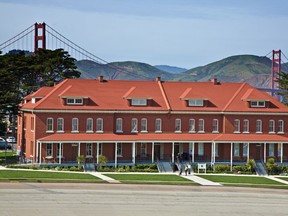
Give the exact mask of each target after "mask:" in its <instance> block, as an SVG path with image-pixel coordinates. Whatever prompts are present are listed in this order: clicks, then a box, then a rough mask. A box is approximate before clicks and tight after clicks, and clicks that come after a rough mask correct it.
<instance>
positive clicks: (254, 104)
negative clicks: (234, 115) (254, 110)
mask: <svg viewBox="0 0 288 216" xmlns="http://www.w3.org/2000/svg"><path fill="white" fill-rule="evenodd" d="M250 106H251V107H265V101H250Z"/></svg>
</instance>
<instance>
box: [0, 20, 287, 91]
mask: <svg viewBox="0 0 288 216" xmlns="http://www.w3.org/2000/svg"><path fill="white" fill-rule="evenodd" d="M59 48H61V49H63V50H65V51H67V52H68V53H69V55H70V56H71V57H73V58H75V59H76V60H90V61H94V62H96V63H98V64H102V65H104V64H105V65H106V66H108V67H110V68H112V69H114V71H115V72H114V73H113V74H112V75H111V77H110V79H116V77H117V76H118V75H119V74H120V73H125V74H128V75H129V76H132V77H135V78H138V79H139V78H140V79H149V77H147V76H145V75H141V74H136V73H133V72H131V71H126V70H125V69H123V68H120V67H118V66H115V65H111V64H109V62H108V61H106V60H104V59H103V58H100V57H98V56H96V55H94V54H92V53H91V52H89V51H87V50H86V49H84V48H82V47H80V46H79V45H77V44H76V43H74V42H72V41H71V40H69V39H68V38H66V37H65V36H63V35H62V34H60V33H59V32H58V31H56V30H55V29H53V28H52V27H51V26H49V25H48V24H46V23H35V24H33V25H31V26H29V27H28V28H26V29H25V30H24V31H22V32H20V33H19V34H17V35H16V36H14V37H12V38H10V39H9V40H7V41H5V42H4V43H2V44H0V51H1V52H2V54H4V53H9V52H11V50H16V51H17V50H23V51H27V52H33V53H35V54H36V53H37V51H38V49H50V50H54V49H59ZM282 55H283V57H284V58H286V60H288V59H287V57H286V56H285V54H284V53H283V52H282V51H281V50H272V51H271V52H270V53H268V54H267V55H266V56H265V57H268V58H270V59H271V60H272V64H271V81H270V86H269V88H259V89H260V90H263V91H266V92H269V93H271V94H272V95H275V93H276V92H279V91H281V90H280V89H279V86H278V83H277V82H275V81H276V80H277V79H278V78H279V73H280V72H281V64H282V63H284V62H283V61H282Z"/></svg>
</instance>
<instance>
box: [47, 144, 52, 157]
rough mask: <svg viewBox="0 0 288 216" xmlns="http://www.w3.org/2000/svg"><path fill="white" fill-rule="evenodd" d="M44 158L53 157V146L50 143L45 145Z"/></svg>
mask: <svg viewBox="0 0 288 216" xmlns="http://www.w3.org/2000/svg"><path fill="white" fill-rule="evenodd" d="M46 157H53V144H52V143H47V144H46Z"/></svg>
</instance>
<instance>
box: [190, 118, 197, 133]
mask: <svg viewBox="0 0 288 216" xmlns="http://www.w3.org/2000/svg"><path fill="white" fill-rule="evenodd" d="M195 132H196V128H195V119H189V133H195Z"/></svg>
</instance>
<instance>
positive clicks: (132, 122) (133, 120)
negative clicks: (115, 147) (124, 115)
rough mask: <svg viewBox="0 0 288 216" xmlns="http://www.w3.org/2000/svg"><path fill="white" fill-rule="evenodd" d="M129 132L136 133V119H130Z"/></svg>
mask: <svg viewBox="0 0 288 216" xmlns="http://www.w3.org/2000/svg"><path fill="white" fill-rule="evenodd" d="M131 133H138V119H137V118H132V120H131Z"/></svg>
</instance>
